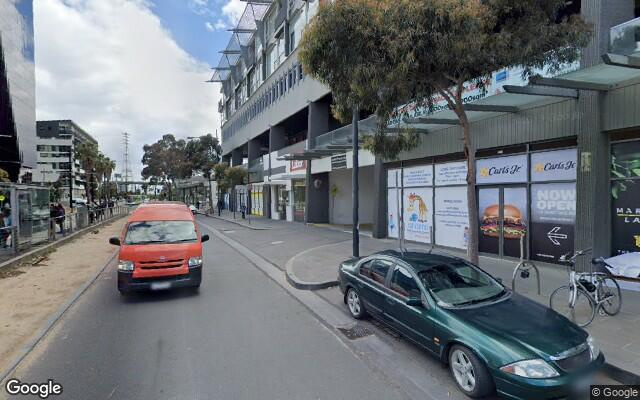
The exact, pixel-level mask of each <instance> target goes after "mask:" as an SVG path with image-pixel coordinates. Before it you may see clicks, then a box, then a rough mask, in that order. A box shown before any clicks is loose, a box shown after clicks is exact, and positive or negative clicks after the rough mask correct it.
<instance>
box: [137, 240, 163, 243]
mask: <svg viewBox="0 0 640 400" xmlns="http://www.w3.org/2000/svg"><path fill="white" fill-rule="evenodd" d="M152 243H167V242H165V241H164V240H142V241H140V242H133V243H129V244H152Z"/></svg>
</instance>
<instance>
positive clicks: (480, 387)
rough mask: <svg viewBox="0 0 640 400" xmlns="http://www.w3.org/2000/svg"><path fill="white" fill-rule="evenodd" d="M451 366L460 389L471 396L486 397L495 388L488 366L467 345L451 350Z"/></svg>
mask: <svg viewBox="0 0 640 400" xmlns="http://www.w3.org/2000/svg"><path fill="white" fill-rule="evenodd" d="M449 368H450V369H451V375H453V379H454V380H455V381H456V384H457V385H458V387H459V388H460V390H462V392H463V393H464V394H466V395H467V396H469V397H472V398H474V399H477V398H482V397H486V396H488V395H490V394H491V393H493V391H494V390H495V387H494V383H493V378H492V377H491V374H490V373H489V370H488V369H487V367H486V366H485V365H484V363H483V362H482V361H481V360H480V359H479V358H478V357H477V356H476V355H475V354H473V352H472V351H471V350H469V349H467V348H466V347H463V346H457V345H456V346H453V348H452V349H451V351H450V352H449Z"/></svg>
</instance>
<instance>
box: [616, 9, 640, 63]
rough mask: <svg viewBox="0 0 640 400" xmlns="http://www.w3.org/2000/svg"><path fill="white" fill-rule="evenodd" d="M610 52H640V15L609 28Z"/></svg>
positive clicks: (626, 53)
mask: <svg viewBox="0 0 640 400" xmlns="http://www.w3.org/2000/svg"><path fill="white" fill-rule="evenodd" d="M609 52H611V53H613V54H620V55H625V56H628V55H632V54H636V55H638V54H640V17H638V18H635V19H632V20H631V21H627V22H625V23H623V24H620V25H616V26H614V27H613V28H611V29H610V30H609Z"/></svg>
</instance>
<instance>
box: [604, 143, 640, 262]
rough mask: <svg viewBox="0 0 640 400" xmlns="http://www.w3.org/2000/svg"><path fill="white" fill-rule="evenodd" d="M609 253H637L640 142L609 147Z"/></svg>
mask: <svg viewBox="0 0 640 400" xmlns="http://www.w3.org/2000/svg"><path fill="white" fill-rule="evenodd" d="M611 152H612V154H611V178H614V180H612V181H611V206H612V208H613V209H612V221H611V229H612V240H611V242H612V243H611V244H612V246H611V247H612V252H613V254H614V255H619V254H624V253H629V252H640V141H635V142H626V143H620V144H615V145H613V146H611Z"/></svg>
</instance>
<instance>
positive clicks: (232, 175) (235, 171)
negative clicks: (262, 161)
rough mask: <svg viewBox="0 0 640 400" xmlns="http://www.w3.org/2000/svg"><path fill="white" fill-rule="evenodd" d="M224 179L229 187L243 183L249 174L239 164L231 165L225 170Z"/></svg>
mask: <svg viewBox="0 0 640 400" xmlns="http://www.w3.org/2000/svg"><path fill="white" fill-rule="evenodd" d="M225 176H226V181H227V184H228V185H229V187H234V186H237V185H245V184H246V183H247V178H248V176H249V174H248V172H247V170H246V169H244V168H242V167H241V166H236V167H231V168H228V169H227V170H226V171H225Z"/></svg>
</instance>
